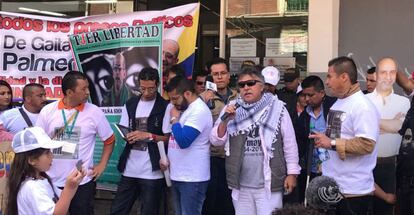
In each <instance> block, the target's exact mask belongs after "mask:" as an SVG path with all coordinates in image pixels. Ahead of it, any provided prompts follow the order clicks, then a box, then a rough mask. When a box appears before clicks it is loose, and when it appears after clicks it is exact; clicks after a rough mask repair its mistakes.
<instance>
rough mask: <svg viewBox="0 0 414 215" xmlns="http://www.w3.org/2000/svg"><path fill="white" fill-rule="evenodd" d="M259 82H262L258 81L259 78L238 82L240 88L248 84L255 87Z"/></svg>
mask: <svg viewBox="0 0 414 215" xmlns="http://www.w3.org/2000/svg"><path fill="white" fill-rule="evenodd" d="M257 83H261V81H258V80H248V81H241V82H239V83H237V85H238V86H239V87H240V88H244V87H245V86H246V85H247V86H249V87H253V86H254V85H256V84H257Z"/></svg>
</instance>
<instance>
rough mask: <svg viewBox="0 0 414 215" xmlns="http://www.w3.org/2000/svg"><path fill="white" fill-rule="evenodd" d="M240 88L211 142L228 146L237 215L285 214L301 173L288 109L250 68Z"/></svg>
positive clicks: (229, 176) (229, 180)
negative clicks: (285, 204) (287, 197)
mask: <svg viewBox="0 0 414 215" xmlns="http://www.w3.org/2000/svg"><path fill="white" fill-rule="evenodd" d="M237 84H238V86H239V89H240V98H238V99H237V100H236V101H232V102H230V103H229V104H228V105H226V106H225V107H224V109H223V111H221V114H220V117H219V119H218V120H217V121H216V123H215V125H214V127H213V130H212V131H211V134H210V142H211V143H212V144H213V145H225V149H226V159H225V162H226V174H227V183H228V185H229V187H230V188H231V189H232V198H233V205H234V208H235V211H236V214H237V215H241V214H246V215H248V214H249V215H250V214H270V213H271V212H272V211H273V210H274V209H275V208H282V201H283V193H290V192H292V190H293V188H294V187H295V186H296V176H297V175H298V174H299V173H300V166H299V164H298V162H299V157H298V148H297V144H296V138H295V132H294V130H293V126H292V121H291V119H290V117H289V114H288V111H287V110H286V108H285V106H284V103H283V102H281V101H279V100H278V98H277V97H276V96H273V95H272V94H271V93H267V92H264V77H263V76H262V74H261V73H260V71H257V69H256V68H254V67H246V68H245V69H244V70H243V71H242V72H241V73H239V77H238V83H237ZM238 106H239V107H238ZM240 143H241V144H240Z"/></svg>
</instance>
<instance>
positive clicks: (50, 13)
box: [19, 7, 67, 16]
mask: <svg viewBox="0 0 414 215" xmlns="http://www.w3.org/2000/svg"><path fill="white" fill-rule="evenodd" d="M19 10H22V11H27V12H32V13H41V14H46V15H52V16H67V15H66V14H63V13H56V12H51V11H45V10H38V9H33V8H27V7H19Z"/></svg>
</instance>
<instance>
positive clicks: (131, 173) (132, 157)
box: [119, 99, 164, 179]
mask: <svg viewBox="0 0 414 215" xmlns="http://www.w3.org/2000/svg"><path fill="white" fill-rule="evenodd" d="M154 103H155V99H154V100H152V101H143V100H140V101H139V102H138V105H137V109H136V112H135V118H138V117H148V116H149V115H150V113H151V111H152V109H153V107H154ZM133 120H135V119H133ZM119 124H121V125H123V126H126V127H128V126H129V117H128V112H127V109H126V106H124V107H123V108H122V115H121V121H120V122H119ZM127 144H128V143H127ZM122 175H123V176H126V177H132V178H143V179H160V178H164V174H162V172H161V170H157V171H154V172H153V171H152V165H151V160H150V156H149V153H148V149H147V150H146V151H140V150H131V153H130V154H129V157H128V160H127V163H126V167H125V170H124V172H123V174H122Z"/></svg>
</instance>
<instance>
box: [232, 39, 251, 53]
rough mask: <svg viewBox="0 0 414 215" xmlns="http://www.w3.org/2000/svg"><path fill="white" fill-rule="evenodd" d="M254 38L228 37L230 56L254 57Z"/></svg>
mask: <svg viewBox="0 0 414 215" xmlns="http://www.w3.org/2000/svg"><path fill="white" fill-rule="evenodd" d="M256 43H257V41H256V39H255V38H241V39H230V57H256Z"/></svg>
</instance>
